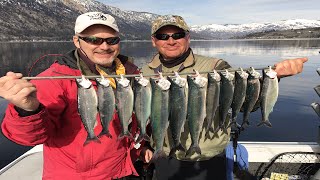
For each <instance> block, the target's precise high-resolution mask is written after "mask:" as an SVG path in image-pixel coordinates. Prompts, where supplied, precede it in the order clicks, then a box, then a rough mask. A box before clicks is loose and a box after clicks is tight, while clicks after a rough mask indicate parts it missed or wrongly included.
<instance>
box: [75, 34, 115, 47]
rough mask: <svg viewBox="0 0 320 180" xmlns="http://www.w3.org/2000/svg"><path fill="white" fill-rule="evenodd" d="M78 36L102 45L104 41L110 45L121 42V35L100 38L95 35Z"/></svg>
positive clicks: (90, 42) (88, 41) (87, 41)
mask: <svg viewBox="0 0 320 180" xmlns="http://www.w3.org/2000/svg"><path fill="white" fill-rule="evenodd" d="M78 38H79V39H82V40H84V41H85V42H86V43H89V44H93V45H101V44H102V43H103V42H106V43H107V44H108V45H116V44H118V43H119V42H120V37H109V38H98V37H94V36H90V37H81V36H78Z"/></svg>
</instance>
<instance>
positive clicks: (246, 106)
mask: <svg viewBox="0 0 320 180" xmlns="http://www.w3.org/2000/svg"><path fill="white" fill-rule="evenodd" d="M248 73H249V76H248V84H247V90H246V98H245V100H244V103H243V105H242V108H243V121H242V124H241V128H242V129H244V128H246V127H247V126H249V125H250V123H249V116H250V113H251V111H252V110H253V108H254V106H255V104H256V102H257V101H258V98H259V96H260V80H259V78H260V73H259V72H257V71H255V70H254V68H253V67H251V68H250V70H249V72H248Z"/></svg>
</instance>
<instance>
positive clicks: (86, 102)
mask: <svg viewBox="0 0 320 180" xmlns="http://www.w3.org/2000/svg"><path fill="white" fill-rule="evenodd" d="M76 82H77V85H78V112H79V114H80V117H81V120H82V123H83V125H84V128H85V129H86V131H87V133H88V137H87V139H86V141H85V142H84V145H87V144H88V143H90V142H91V141H95V142H98V143H101V142H100V140H99V139H98V138H97V136H96V135H95V134H94V126H95V124H96V121H97V114H98V110H97V106H98V98H97V93H96V91H95V89H94V88H93V86H92V83H91V82H90V80H88V79H86V78H85V77H84V76H82V78H81V79H76Z"/></svg>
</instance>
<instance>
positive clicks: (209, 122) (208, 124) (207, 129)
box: [206, 119, 213, 132]
mask: <svg viewBox="0 0 320 180" xmlns="http://www.w3.org/2000/svg"><path fill="white" fill-rule="evenodd" d="M212 122H213V121H212V119H210V120H208V121H207V126H206V132H208V131H209V130H210V129H211V128H212Z"/></svg>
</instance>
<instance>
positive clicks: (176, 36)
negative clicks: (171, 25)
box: [154, 32, 187, 40]
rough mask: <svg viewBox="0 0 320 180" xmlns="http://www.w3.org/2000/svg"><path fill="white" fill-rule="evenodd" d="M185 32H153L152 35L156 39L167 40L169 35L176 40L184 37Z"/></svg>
mask: <svg viewBox="0 0 320 180" xmlns="http://www.w3.org/2000/svg"><path fill="white" fill-rule="evenodd" d="M186 34H187V33H186V32H178V33H174V34H171V35H169V34H155V35H154V37H156V38H157V39H158V40H168V39H169V38H170V37H172V39H174V40H177V39H181V38H184V37H186Z"/></svg>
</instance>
